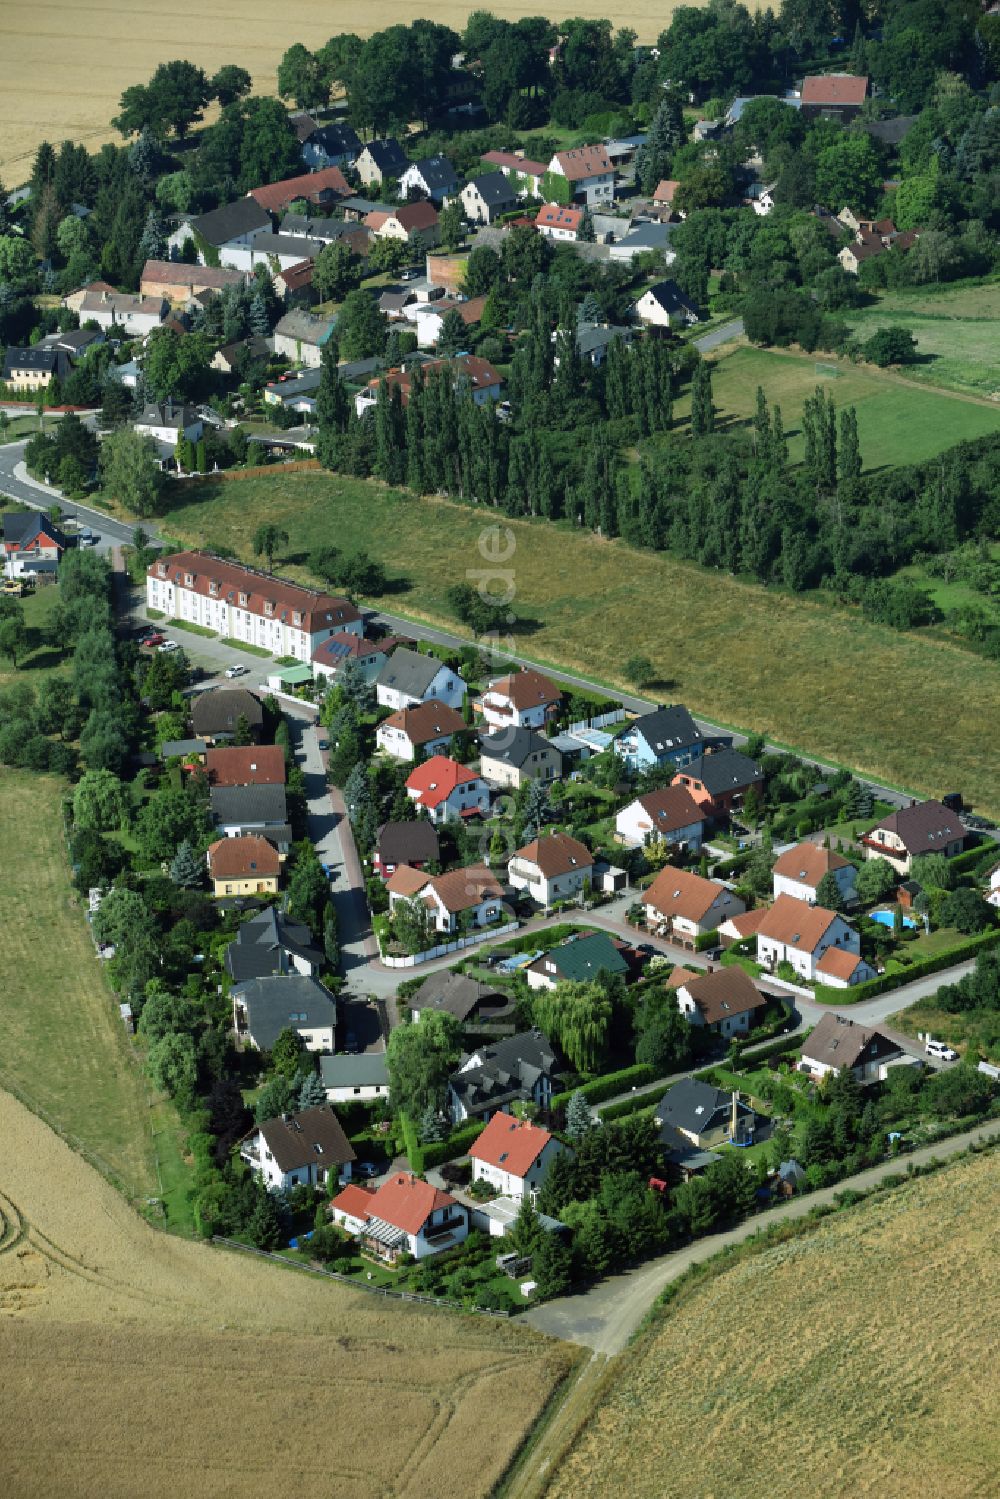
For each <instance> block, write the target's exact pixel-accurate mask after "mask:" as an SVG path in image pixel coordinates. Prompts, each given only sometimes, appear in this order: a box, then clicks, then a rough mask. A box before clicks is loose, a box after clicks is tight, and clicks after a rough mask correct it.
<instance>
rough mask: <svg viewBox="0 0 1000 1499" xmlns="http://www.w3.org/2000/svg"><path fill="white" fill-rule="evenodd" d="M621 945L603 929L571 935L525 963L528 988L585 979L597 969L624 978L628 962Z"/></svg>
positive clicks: (548, 986) (588, 978)
mask: <svg viewBox="0 0 1000 1499" xmlns="http://www.w3.org/2000/svg"><path fill="white" fill-rule="evenodd" d="M623 948H626V944H625V943H616V942H614V941H613V940H612V939H611V938H610V937H609V936H608V934H607V933H606V932H591V933H590V934H589V935H587V936H581V937H571V938H570V940H569V941H568V942H563V943H561V944H560V946H559V947H553V948H552V949H551V951H549V952H546V953H542V956H541V957H540V958H536V959H535V961H534V963H531V964H529V965H528V967H527V968H526V969H525V970H524V972H525V974H526V975H527V979H528V988H529V989H554V988H555V987H556V984H565V983H588V982H589V981H590V980H592V979H596V978H597V976H598V974H601V973H607V974H621V976H622V978H623V979H626V980H627V979H628V976H629V965H628V963H627V961H626V959H625V957H624V956H623V953H622V949H623ZM626 951H627V948H626Z"/></svg>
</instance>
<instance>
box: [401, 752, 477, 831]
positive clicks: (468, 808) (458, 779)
mask: <svg viewBox="0 0 1000 1499" xmlns="http://www.w3.org/2000/svg"><path fill="white" fill-rule="evenodd" d="M406 794H407V796H408V797H409V798H410V801H411V802H413V803H414V804H415V805H416V806H418V807H419V808H420V809H421V810H422V811H423V812H426V814H427V816H428V817H429V819H430V820H431V822H433V823H441V822H459V821H462V820H467V819H468V818H470V817H486V816H487V815H488V814H489V810H490V788H489V787H488V786H487V784H486V782H485V781H484V780H483V779H482V777H481V776H478V775H476V773H475V771H473V770H469V768H468V767H467V766H465V765H459V763H458V761H457V760H452V759H449V757H448V756H447V755H432V756H431V758H430V759H429V760H424V761H422V762H421V763H420V764H419V765H418V766H416V768H415V769H414V770H411V771H410V774H409V775H408V776H407V778H406Z"/></svg>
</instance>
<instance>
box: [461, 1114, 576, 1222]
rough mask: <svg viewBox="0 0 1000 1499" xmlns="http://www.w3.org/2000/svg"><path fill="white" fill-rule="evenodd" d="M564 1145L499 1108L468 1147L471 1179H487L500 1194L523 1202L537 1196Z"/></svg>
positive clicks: (536, 1127)
mask: <svg viewBox="0 0 1000 1499" xmlns="http://www.w3.org/2000/svg"><path fill="white" fill-rule="evenodd" d="M565 1149H566V1146H565V1145H563V1144H562V1143H561V1141H559V1140H557V1139H556V1137H555V1135H551V1134H549V1131H548V1130H547V1129H542V1127H541V1125H538V1124H532V1123H531V1121H530V1120H528V1119H516V1118H515V1117H514V1115H513V1114H506V1113H503V1112H500V1113H497V1114H494V1115H493V1118H492V1119H491V1120H490V1122H489V1124H487V1126H486V1128H485V1129H484V1130H483V1132H482V1134H481V1135H480V1136H479V1139H478V1140H477V1141H476V1143H475V1144H474V1145H473V1147H472V1149H471V1150H470V1151H469V1155H470V1157H471V1160H472V1180H473V1181H474V1182H477V1181H484V1182H488V1183H489V1185H490V1186H491V1187H495V1188H496V1190H497V1192H498V1193H499V1194H500V1196H501V1197H512V1198H514V1200H515V1201H516V1202H523V1200H524V1198H525V1197H530V1198H531V1199H532V1201H533V1200H534V1199H535V1198H536V1197H537V1196H538V1193H539V1192H540V1191H541V1188H542V1186H543V1184H544V1182H545V1178H546V1176H547V1175H548V1173H549V1167H550V1166H551V1165H552V1162H553V1161H554V1160H555V1158H556V1156H557V1155H559V1154H560V1153H561V1152H562V1151H564V1150H565Z"/></svg>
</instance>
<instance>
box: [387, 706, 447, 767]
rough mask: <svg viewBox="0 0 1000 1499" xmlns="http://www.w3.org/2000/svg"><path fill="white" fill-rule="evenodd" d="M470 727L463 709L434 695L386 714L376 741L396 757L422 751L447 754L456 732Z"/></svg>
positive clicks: (405, 757) (409, 756) (411, 756)
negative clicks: (459, 709)
mask: <svg viewBox="0 0 1000 1499" xmlns="http://www.w3.org/2000/svg"><path fill="white" fill-rule="evenodd" d="M466 729H467V725H466V722H465V719H464V718H463V717H462V715H461V713H458V712H457V711H456V710H455V709H454V708H449V707H448V705H447V703H439V702H438V701H437V700H436V698H431V700H430V702H427V703H418V704H417V706H416V707H415V708H400V709H399V711H398V712H396V713H390V715H389V717H388V718H384V719H383V720H382V722H381V723H380V724H379V726H378V728H377V729H376V730H375V745H376V748H377V749H379V750H380V751H381V752H382V754H384V755H390V756H391V757H392V759H393V760H415V759H416V758H417V755H418V754H422V755H425V756H428V755H443V754H447V752H448V750H449V748H450V747H451V741H452V739H453V738H454V737H455V735H456V734H464V733H465V732H466Z"/></svg>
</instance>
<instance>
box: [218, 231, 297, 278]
mask: <svg viewBox="0 0 1000 1499" xmlns="http://www.w3.org/2000/svg"><path fill="white" fill-rule="evenodd" d="M322 248H323V241H322V240H320V239H300V238H299V236H298V235H293V234H274V233H273V232H272V231H271V230H270V229H258V230H257V233H256V234H253V235H251V237H250V242H249V244H242V243H240V244H226V245H222V246H221V247H220V249H219V257H220V259H221V260H222V264H223V265H229V266H235V267H236V269H237V270H241V271H253V270H255V269H256V268H257V266H266V268H267V270H268V272H269V273H270V275H271V277H272V279H273V277H274V276H276V275H277V274H278V273H279V271H289V270H291V269H292V267H293V266H298V265H301V264H302V262H303V261H304V260H315V258H316V256H317V255H318V254H319V252H320V250H322Z"/></svg>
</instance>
